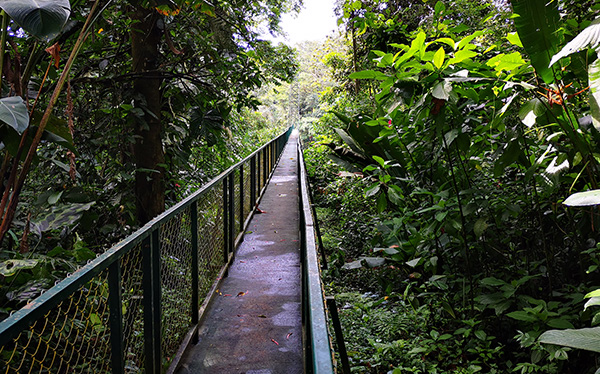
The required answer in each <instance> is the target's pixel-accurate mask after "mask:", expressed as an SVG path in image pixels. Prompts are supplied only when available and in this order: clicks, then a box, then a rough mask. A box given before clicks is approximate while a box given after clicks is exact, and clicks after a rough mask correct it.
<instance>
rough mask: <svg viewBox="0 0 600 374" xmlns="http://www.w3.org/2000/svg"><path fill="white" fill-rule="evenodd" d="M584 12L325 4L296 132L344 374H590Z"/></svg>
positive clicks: (592, 66)
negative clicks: (341, 32) (319, 88)
mask: <svg viewBox="0 0 600 374" xmlns="http://www.w3.org/2000/svg"><path fill="white" fill-rule="evenodd" d="M599 11H600V5H598V4H596V3H595V2H593V1H558V0H557V1H545V0H543V1H542V0H540V1H538V0H513V1H511V2H510V3H509V2H504V1H491V0H490V1H479V2H473V1H464V0H457V1H452V2H450V1H437V2H431V1H404V0H398V1H392V0H390V1H379V0H375V1H345V2H342V3H341V4H340V6H339V8H338V12H339V16H340V23H341V24H342V25H343V26H344V28H345V31H346V35H345V44H346V46H345V48H344V49H342V50H337V51H335V52H331V53H328V54H325V55H323V56H322V58H321V60H322V61H323V62H324V63H325V64H326V65H328V66H329V68H330V69H331V75H332V77H334V79H335V80H336V81H337V83H338V85H337V87H333V88H330V89H327V90H324V91H323V92H322V93H321V108H320V110H321V111H322V112H323V113H324V114H323V115H322V116H321V117H320V118H318V119H317V120H314V121H312V123H311V124H310V125H308V124H306V125H304V126H302V130H303V133H304V138H305V145H306V147H307V149H306V159H307V162H308V165H309V172H310V173H311V178H312V184H313V194H314V196H315V203H316V204H317V206H318V208H317V215H318V216H319V219H320V220H321V224H322V230H321V231H322V232H323V236H324V238H323V240H324V245H325V247H326V250H327V251H328V254H329V269H328V270H327V271H326V273H325V276H326V280H327V293H328V294H332V295H335V296H336V298H337V299H338V304H340V306H341V310H340V315H341V320H342V325H343V328H344V334H345V338H346V344H347V348H348V350H349V356H350V364H351V366H352V368H353V369H352V370H353V372H361V373H395V374H398V373H476V372H481V373H509V372H516V373H598V372H600V371H599V370H600V369H599V367H600V362H598V354H597V352H600V327H597V326H598V324H599V323H600V313H599V309H598V306H597V305H600V299H599V298H598V295H600V293H599V292H598V291H595V290H596V289H597V288H598V286H599V281H600V278H599V277H598V274H599V272H598V271H599V269H598V266H599V265H600V262H599V257H598V256H599V255H600V242H599V239H600V237H599V236H598V224H599V222H600V220H599V219H600V216H599V215H598V210H597V205H598V204H600V198H599V197H600V195H599V192H600V190H598V188H599V187H598V175H599V174H598V172H599V171H600V169H599V168H600V164H599V162H600V152H599V150H598V149H599V148H598V147H599V146H600V133H599V130H600V127H599V125H600V111H599V106H598V99H599V96H598V87H599V86H600V75H599V72H600V68H599V66H600V65H599V64H600V60H599V59H597V48H598V45H599V44H600V31H599V30H600V29H599V27H600V24H599V21H598V19H597V17H598V16H599Z"/></svg>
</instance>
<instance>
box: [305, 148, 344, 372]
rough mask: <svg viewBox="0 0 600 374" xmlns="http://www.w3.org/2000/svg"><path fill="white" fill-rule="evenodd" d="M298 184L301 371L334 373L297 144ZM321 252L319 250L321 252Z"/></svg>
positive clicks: (307, 194)
mask: <svg viewBox="0 0 600 374" xmlns="http://www.w3.org/2000/svg"><path fill="white" fill-rule="evenodd" d="M298 180H299V182H300V227H301V230H300V232H301V240H302V283H303V284H302V292H303V296H302V306H303V319H304V321H303V322H304V325H305V334H306V342H305V352H306V354H305V365H304V367H305V370H306V372H308V373H314V374H330V373H334V372H335V370H334V363H333V361H334V354H333V348H332V345H331V334H329V330H328V323H327V312H326V304H325V294H324V290H323V283H322V281H321V267H320V264H319V256H318V253H317V252H318V251H317V248H318V246H317V237H316V221H315V218H314V217H313V210H312V207H311V203H310V192H309V185H308V178H307V174H306V167H305V164H304V157H303V155H302V147H301V145H300V142H299V143H298ZM321 250H322V249H321Z"/></svg>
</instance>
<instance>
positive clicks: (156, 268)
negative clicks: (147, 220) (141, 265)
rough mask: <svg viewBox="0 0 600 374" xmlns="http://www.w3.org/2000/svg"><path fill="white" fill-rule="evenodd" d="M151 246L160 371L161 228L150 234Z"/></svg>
mask: <svg viewBox="0 0 600 374" xmlns="http://www.w3.org/2000/svg"><path fill="white" fill-rule="evenodd" d="M150 238H151V241H150V248H151V249H152V274H153V277H154V287H153V290H154V297H153V298H152V301H153V302H154V337H153V338H154V341H155V343H154V360H155V365H156V366H155V367H156V370H157V372H158V373H160V372H161V366H162V349H161V343H162V336H161V335H162V328H161V316H162V311H161V277H160V262H161V259H160V229H159V228H156V229H154V231H152V234H151V235H150Z"/></svg>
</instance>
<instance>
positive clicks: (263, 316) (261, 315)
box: [257, 314, 267, 318]
mask: <svg viewBox="0 0 600 374" xmlns="http://www.w3.org/2000/svg"><path fill="white" fill-rule="evenodd" d="M257 317H258V318H267V316H265V315H264V314H259V315H258V316H257Z"/></svg>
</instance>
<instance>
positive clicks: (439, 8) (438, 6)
mask: <svg viewBox="0 0 600 374" xmlns="http://www.w3.org/2000/svg"><path fill="white" fill-rule="evenodd" d="M445 10H446V5H445V4H444V3H443V2H441V1H438V2H437V3H435V8H434V14H435V17H439V16H441V15H442V14H443V13H444V11H445Z"/></svg>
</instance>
